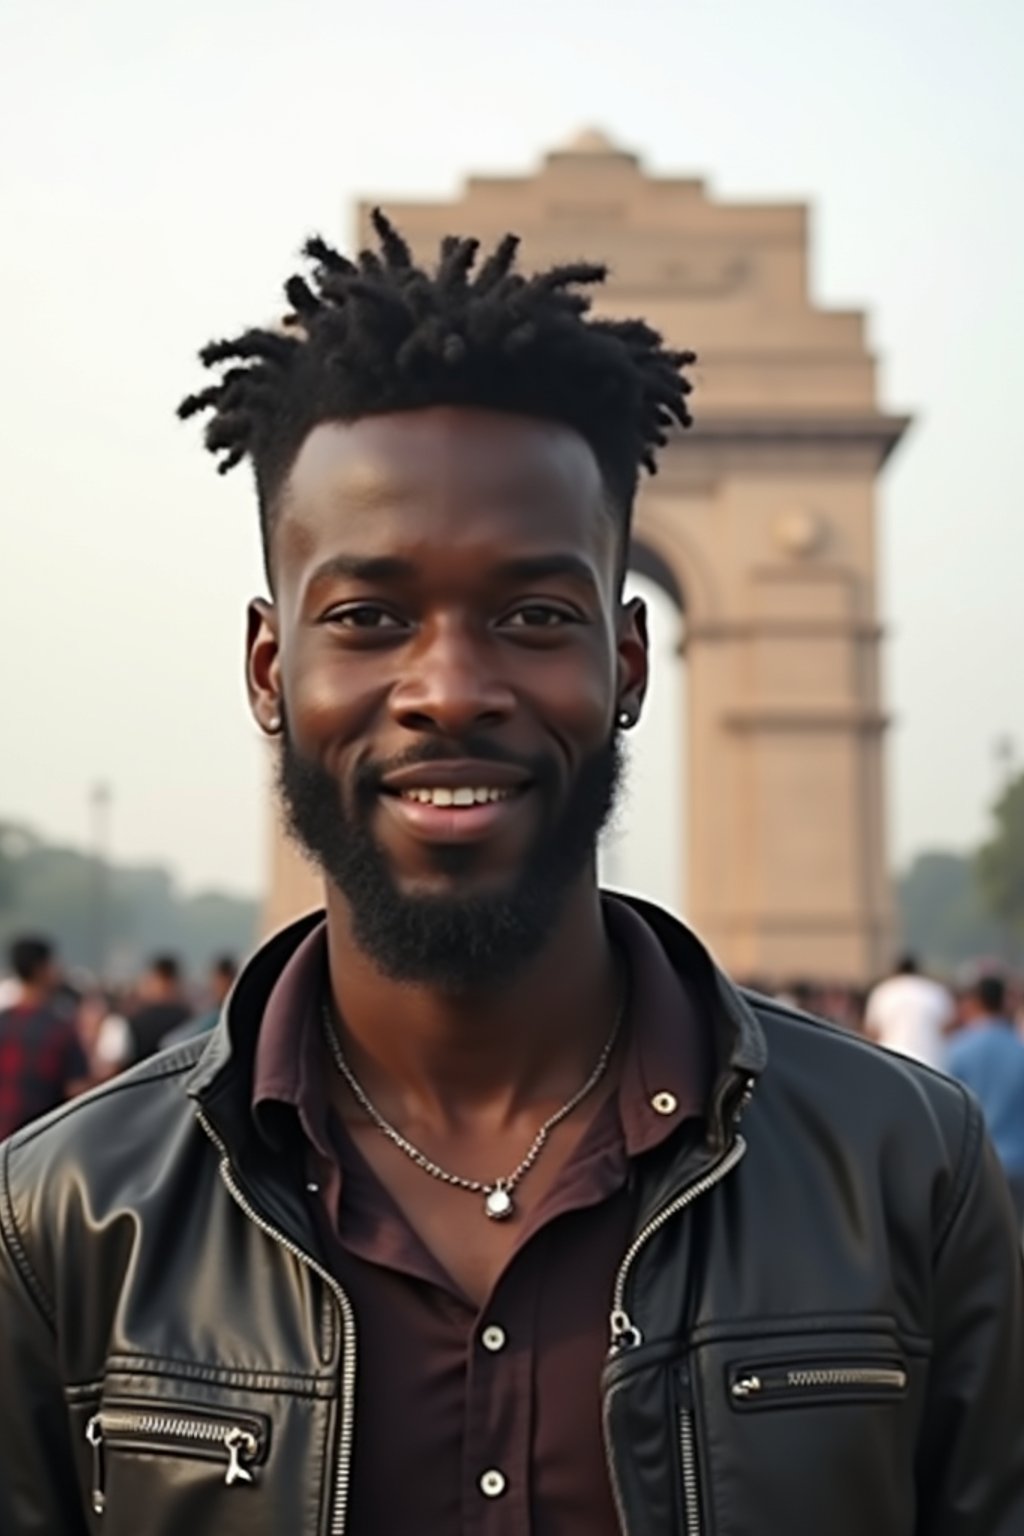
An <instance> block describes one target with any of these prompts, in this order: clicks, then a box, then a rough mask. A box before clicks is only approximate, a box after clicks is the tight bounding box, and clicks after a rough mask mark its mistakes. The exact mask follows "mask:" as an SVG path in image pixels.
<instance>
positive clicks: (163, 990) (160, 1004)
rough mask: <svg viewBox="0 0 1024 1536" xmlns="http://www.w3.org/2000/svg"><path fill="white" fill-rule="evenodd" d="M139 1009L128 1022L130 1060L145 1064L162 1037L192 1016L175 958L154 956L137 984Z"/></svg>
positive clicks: (160, 1042) (179, 968)
mask: <svg viewBox="0 0 1024 1536" xmlns="http://www.w3.org/2000/svg"><path fill="white" fill-rule="evenodd" d="M139 999H140V1002H139V1006H138V1007H137V1008H136V1009H135V1010H134V1012H133V1013H132V1015H131V1017H130V1018H129V1020H128V1024H129V1033H130V1041H131V1053H132V1054H131V1060H133V1061H145V1060H146V1059H147V1057H149V1056H152V1055H154V1054H155V1053H156V1052H157V1051H158V1050H159V1049H160V1047H161V1044H162V1043H163V1040H164V1038H165V1036H167V1035H169V1034H170V1032H171V1030H172V1029H178V1028H179V1027H180V1026H181V1025H182V1024H184V1023H186V1022H187V1020H188V1019H190V1018H191V1017H192V1009H191V1008H190V1007H189V1005H188V1003H187V1002H186V1000H185V996H184V993H183V991H182V986H181V966H180V964H179V962H178V957H177V956H176V955H155V956H154V957H153V959H152V960H151V961H150V963H149V967H148V969H147V971H146V974H145V975H144V976H143V977H142V980H141V981H140V983H139Z"/></svg>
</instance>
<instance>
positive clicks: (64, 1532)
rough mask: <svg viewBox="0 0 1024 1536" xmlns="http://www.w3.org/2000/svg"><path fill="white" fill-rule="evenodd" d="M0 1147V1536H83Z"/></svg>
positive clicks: (41, 1321)
mask: <svg viewBox="0 0 1024 1536" xmlns="http://www.w3.org/2000/svg"><path fill="white" fill-rule="evenodd" d="M10 1152H11V1146H10V1143H7V1144H6V1145H4V1146H0V1532H3V1536H58V1533H59V1536H86V1531H87V1527H86V1524H85V1517H84V1515H83V1512H82V1505H81V1495H80V1492H79V1487H78V1478H77V1476H76V1473H75V1468H74V1461H73V1456H72V1451H71V1440H70V1434H69V1429H68V1416H67V1409H66V1406H65V1402H64V1394H63V1391H62V1387H61V1380H60V1373H59V1371H58V1367H57V1341H56V1336H55V1333H54V1330H53V1326H52V1321H51V1318H50V1315H49V1308H48V1305H47V1300H46V1296H45V1293H44V1291H43V1289H42V1287H41V1286H40V1284H39V1281H38V1279H37V1278H36V1276H35V1274H34V1272H33V1270H32V1266H31V1263H30V1260H29V1257H28V1254H27V1252H26V1249H25V1246H24V1241H23V1236H22V1234H21V1233H20V1232H19V1231H18V1228H17V1226H16V1224H15V1219H14V1206H13V1203H12V1200H11V1194H10V1186H9V1183H8V1163H9V1159H10Z"/></svg>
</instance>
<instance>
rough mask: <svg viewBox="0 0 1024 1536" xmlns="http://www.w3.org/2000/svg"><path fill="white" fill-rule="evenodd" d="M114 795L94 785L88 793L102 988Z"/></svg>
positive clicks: (94, 935) (95, 942)
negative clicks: (111, 815) (111, 814)
mask: <svg viewBox="0 0 1024 1536" xmlns="http://www.w3.org/2000/svg"><path fill="white" fill-rule="evenodd" d="M112 802H113V791H112V790H111V788H110V785H109V784H104V783H97V784H94V785H93V786H92V789H91V790H90V791H89V819H90V825H91V832H92V858H93V882H92V883H93V903H92V922H91V949H92V969H93V971H94V972H95V975H96V980H97V981H98V982H100V983H101V984H102V983H103V982H104V981H105V980H106V971H107V947H108V945H109V943H110V809H111V804H112Z"/></svg>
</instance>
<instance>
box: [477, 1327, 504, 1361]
mask: <svg viewBox="0 0 1024 1536" xmlns="http://www.w3.org/2000/svg"><path fill="white" fill-rule="evenodd" d="M480 1343H481V1344H482V1345H483V1347H484V1349H487V1350H490V1352H491V1354H492V1355H496V1354H497V1353H498V1351H499V1350H502V1349H504V1348H505V1345H506V1344H507V1343H508V1338H507V1336H506V1334H505V1330H504V1328H499V1327H498V1325H497V1323H491V1324H490V1326H489V1327H487V1328H485V1329H484V1331H483V1333H482V1334H481V1335H480Z"/></svg>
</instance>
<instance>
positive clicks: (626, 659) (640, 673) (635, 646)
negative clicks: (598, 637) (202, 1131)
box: [615, 597, 650, 725]
mask: <svg viewBox="0 0 1024 1536" xmlns="http://www.w3.org/2000/svg"><path fill="white" fill-rule="evenodd" d="M616 655H617V662H618V666H617V675H616V692H615V715H616V719H618V717H619V715H628V716H629V720H630V724H631V725H635V724H636V722H637V721H638V720H639V718H640V712H641V710H642V709H643V704H644V699H645V698H646V696H647V679H648V675H649V661H650V643H649V640H648V634H647V605H646V604H645V603H644V601H643V599H642V598H639V597H633V598H630V600H629V602H628V603H622V604H621V605H620V607H619V622H618V639H617V643H616Z"/></svg>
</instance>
